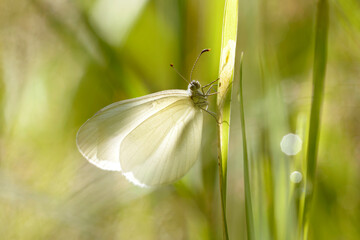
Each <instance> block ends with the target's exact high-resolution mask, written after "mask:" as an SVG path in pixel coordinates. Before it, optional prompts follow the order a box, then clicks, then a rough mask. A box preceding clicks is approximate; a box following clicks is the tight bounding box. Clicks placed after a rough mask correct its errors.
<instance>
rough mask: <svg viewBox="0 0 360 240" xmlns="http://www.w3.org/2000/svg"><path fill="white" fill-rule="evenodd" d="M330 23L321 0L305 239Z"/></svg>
mask: <svg viewBox="0 0 360 240" xmlns="http://www.w3.org/2000/svg"><path fill="white" fill-rule="evenodd" d="M328 25H329V6H328V1H327V0H319V2H318V5H317V14H316V28H315V55H314V69H313V99H312V104H311V112H310V126H309V136H308V148H307V171H306V181H305V193H304V194H305V202H304V209H303V211H304V215H303V231H304V233H303V239H307V229H308V226H309V212H310V207H311V203H312V198H313V193H314V187H315V174H316V162H317V153H318V145H319V132H320V117H321V107H322V103H323V98H324V82H325V72H326V59H327V36H328Z"/></svg>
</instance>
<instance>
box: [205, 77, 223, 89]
mask: <svg viewBox="0 0 360 240" xmlns="http://www.w3.org/2000/svg"><path fill="white" fill-rule="evenodd" d="M219 80H220V78H217V79H215V80H214V81H212V82H211V83H208V84H206V85H204V86H202V87H201V88H202V89H204V88H206V87H208V86H210V85H212V84H213V83H214V82H217V81H219Z"/></svg>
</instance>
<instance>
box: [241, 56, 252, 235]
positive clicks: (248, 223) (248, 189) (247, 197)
mask: <svg viewBox="0 0 360 240" xmlns="http://www.w3.org/2000/svg"><path fill="white" fill-rule="evenodd" d="M242 65H243V53H241V57H240V87H239V88H240V89H239V90H240V91H239V94H240V121H241V130H242V131H241V134H242V142H243V159H244V185H245V210H246V228H247V236H248V237H247V238H248V239H250V240H251V239H255V232H254V216H253V211H252V202H251V187H250V169H249V158H248V153H247V141H246V128H245V111H244V97H243V85H242V82H243V81H242Z"/></svg>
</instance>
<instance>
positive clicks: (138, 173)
mask: <svg viewBox="0 0 360 240" xmlns="http://www.w3.org/2000/svg"><path fill="white" fill-rule="evenodd" d="M208 51H210V49H204V50H203V51H201V53H200V54H199V56H198V57H197V59H196V61H195V63H194V65H193V68H192V70H191V73H190V79H191V75H192V72H193V70H194V67H195V65H196V63H197V61H198V59H199V58H200V56H201V55H202V53H204V52H208ZM171 67H173V65H172V64H171ZM174 69H175V68H174ZM175 71H176V69H175ZM176 72H177V71H176ZM179 75H180V76H181V77H182V78H183V79H185V78H184V77H183V76H182V75H181V74H179ZM185 80H186V79H185ZM217 80H218V79H217ZM217 80H215V81H217ZM215 81H213V82H211V83H210V84H207V85H205V86H203V87H202V86H201V85H200V83H199V82H198V81H196V80H191V81H190V82H189V85H188V88H187V90H166V91H161V92H156V93H153V94H149V95H146V96H142V97H138V98H133V99H128V100H124V101H119V102H115V103H113V104H110V105H108V106H106V107H104V108H103V109H101V110H100V111H98V112H97V113H96V114H95V115H94V116H93V117H91V118H90V119H88V120H87V121H86V122H85V123H84V124H83V125H82V126H81V127H80V129H79V131H78V133H77V136H76V143H77V147H78V149H79V151H80V153H81V154H82V155H83V156H84V157H85V158H86V159H87V160H88V161H89V162H90V163H92V164H94V165H95V166H97V167H99V168H101V169H104V170H111V171H121V173H122V174H123V175H124V176H125V177H126V178H127V180H129V181H130V182H132V183H133V184H135V185H137V186H141V187H148V186H160V185H165V184H170V183H173V182H175V181H177V180H179V179H180V178H182V177H183V176H184V175H185V174H186V173H187V172H188V171H189V170H190V168H191V167H192V166H193V165H194V163H195V162H196V160H197V159H198V158H199V154H200V149H201V135H202V128H203V111H205V112H208V113H210V114H211V115H212V116H213V117H215V118H216V116H215V114H214V113H213V112H210V111H208V110H207V109H208V101H207V98H208V96H211V95H214V94H216V92H213V93H211V89H212V88H213V86H215V84H214V82H215ZM206 88H208V89H207V90H206V91H204V89H206Z"/></svg>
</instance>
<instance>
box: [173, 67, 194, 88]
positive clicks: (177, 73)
mask: <svg viewBox="0 0 360 240" xmlns="http://www.w3.org/2000/svg"><path fill="white" fill-rule="evenodd" d="M170 67H172V69H174V71H175V72H176V73H177V74H178V75H179V76H180V77H181V78H182V79H184V80H185V82H187V83H189V84H190V82H189V81H188V80H187V79H186V78H185V77H184V76H183V75H181V74H180V73H179V71H178V70H176V68H175V67H174V64H172V63H170Z"/></svg>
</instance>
